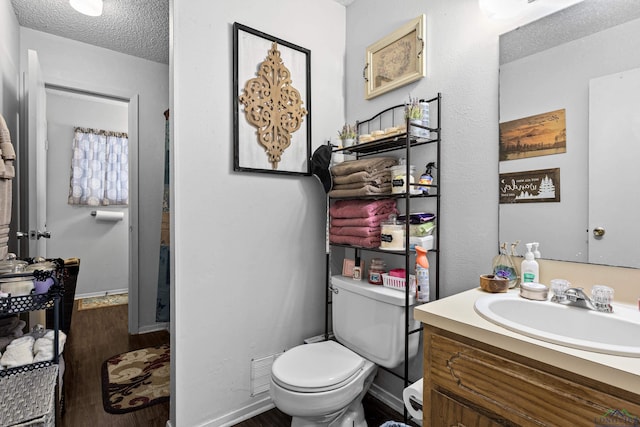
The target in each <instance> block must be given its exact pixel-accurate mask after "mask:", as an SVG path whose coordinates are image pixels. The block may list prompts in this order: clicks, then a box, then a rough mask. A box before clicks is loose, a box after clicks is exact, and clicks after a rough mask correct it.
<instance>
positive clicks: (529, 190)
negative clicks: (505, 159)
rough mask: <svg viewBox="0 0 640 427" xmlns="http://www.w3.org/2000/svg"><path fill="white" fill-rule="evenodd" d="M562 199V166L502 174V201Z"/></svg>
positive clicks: (542, 201)
mask: <svg viewBox="0 0 640 427" xmlns="http://www.w3.org/2000/svg"><path fill="white" fill-rule="evenodd" d="M559 201H560V168H554V169H540V170H532V171H523V172H511V173H501V174H500V203H501V204H504V203H548V202H559Z"/></svg>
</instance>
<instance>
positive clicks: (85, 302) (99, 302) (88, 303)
mask: <svg viewBox="0 0 640 427" xmlns="http://www.w3.org/2000/svg"><path fill="white" fill-rule="evenodd" d="M128 303H129V294H113V295H104V296H100V297H90V298H82V299H79V300H78V310H90V309H92V308H102V307H110V306H112V305H123V304H128Z"/></svg>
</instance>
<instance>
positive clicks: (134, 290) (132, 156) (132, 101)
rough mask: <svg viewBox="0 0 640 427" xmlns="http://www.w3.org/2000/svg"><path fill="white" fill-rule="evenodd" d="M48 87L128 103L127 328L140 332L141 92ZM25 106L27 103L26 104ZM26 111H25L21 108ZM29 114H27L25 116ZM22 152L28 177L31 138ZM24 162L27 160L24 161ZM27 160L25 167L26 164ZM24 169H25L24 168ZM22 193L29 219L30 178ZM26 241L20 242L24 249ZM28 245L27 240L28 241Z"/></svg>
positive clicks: (80, 85) (58, 83)
mask: <svg viewBox="0 0 640 427" xmlns="http://www.w3.org/2000/svg"><path fill="white" fill-rule="evenodd" d="M45 88H51V89H56V90H63V91H67V92H75V93H80V94H84V95H90V96H97V97H103V98H108V99H115V100H118V101H123V102H127V103H128V125H127V127H128V130H127V134H128V136H129V242H128V246H129V283H128V289H129V304H128V329H129V333H130V334H137V333H138V332H139V322H138V318H139V312H138V300H139V282H140V281H139V269H138V265H139V241H140V236H139V234H140V228H139V146H140V144H139V136H140V135H139V117H140V114H139V105H140V102H139V101H140V99H139V98H140V95H139V94H138V93H134V94H131V93H127V92H124V91H121V90H117V89H113V88H106V87H101V86H100V85H98V84H92V83H86V82H69V81H64V80H59V79H55V78H46V77H45ZM25 108H26V106H25ZM21 111H22V112H23V114H24V113H25V111H24V110H21ZM24 117H26V116H24ZM19 144H20V152H21V153H22V154H23V155H22V156H21V157H22V158H23V161H21V159H20V158H18V163H19V165H20V166H19V168H20V169H21V176H22V177H28V168H29V165H28V161H27V159H25V158H24V157H27V156H26V155H24V153H28V151H29V148H28V146H27V144H28V141H27V140H25V139H24V138H20V139H19ZM23 162H24V163H23ZM25 163H26V166H25ZM23 168H24V169H23ZM19 188H20V195H19V197H18V201H17V203H18V204H19V206H18V211H19V212H18V218H28V215H29V199H28V197H25V196H26V195H27V192H28V180H27V179H24V180H22V182H20V187H19ZM20 222H21V223H20V224H19V228H18V230H22V229H23V228H25V227H27V226H28V223H27V224H24V223H22V220H20ZM23 242H25V240H24V239H23V240H21V241H19V242H18V244H19V245H21V248H23V247H24V246H23V245H24V243H23ZM26 245H27V248H28V242H27V243H26Z"/></svg>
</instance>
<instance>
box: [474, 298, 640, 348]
mask: <svg viewBox="0 0 640 427" xmlns="http://www.w3.org/2000/svg"><path fill="white" fill-rule="evenodd" d="M613 307H614V312H613V313H600V312H597V311H593V310H587V309H584V308H579V307H571V306H566V305H561V304H558V303H555V302H551V301H533V300H528V299H524V298H522V297H520V296H519V295H518V294H517V293H513V292H509V293H505V294H492V295H487V296H483V297H480V298H478V299H477V300H476V303H475V310H476V312H477V313H478V314H479V315H480V316H482V317H484V318H485V319H487V320H488V321H490V322H492V323H495V324H497V325H499V326H502V327H504V328H507V329H509V330H511V331H514V332H517V333H520V334H523V335H527V336H529V337H532V338H537V339H539V340H542V341H547V342H551V343H554V344H559V345H562V346H566V347H573V348H578V349H581V350H588V351H594V352H598V353H605V354H611V355H618V356H630V357H640V312H639V311H638V310H632V309H631V308H630V307H628V306H621V305H620V304H614V305H613Z"/></svg>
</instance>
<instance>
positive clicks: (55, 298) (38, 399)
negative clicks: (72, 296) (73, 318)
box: [0, 274, 63, 425]
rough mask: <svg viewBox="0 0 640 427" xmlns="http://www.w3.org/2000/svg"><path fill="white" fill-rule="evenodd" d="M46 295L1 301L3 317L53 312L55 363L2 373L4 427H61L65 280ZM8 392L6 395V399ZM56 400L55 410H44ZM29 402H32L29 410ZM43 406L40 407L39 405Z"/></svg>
mask: <svg viewBox="0 0 640 427" xmlns="http://www.w3.org/2000/svg"><path fill="white" fill-rule="evenodd" d="M20 275H23V276H25V275H26V276H31V274H28V275H27V274H13V275H11V274H7V275H2V277H5V278H6V277H16V276H20ZM56 281H57V284H56V285H55V286H52V288H51V289H50V291H49V292H47V293H44V294H29V295H21V296H11V295H9V297H0V316H6V315H11V314H22V313H28V312H32V311H39V310H47V311H49V310H51V311H53V331H54V341H53V359H52V360H47V361H41V362H35V363H31V364H28V365H22V366H17V367H14V368H9V369H4V370H0V389H2V390H3V393H2V394H3V397H2V401H3V409H2V410H0V424H1V425H14V424H21V423H25V422H28V423H37V425H57V421H58V408H59V404H58V397H59V393H58V387H57V385H58V376H59V369H58V368H59V365H58V364H59V358H60V356H59V353H60V352H59V346H60V344H59V340H60V338H59V333H60V307H61V302H62V292H63V287H62V283H61V278H60V277H59V276H58V277H56ZM5 392H6V395H4V394H5ZM47 398H52V399H53V408H48V407H43V406H42V405H41V403H42V402H48V400H47ZM25 402H31V404H30V405H28V406H27V407H25V406H24V403H25ZM39 404H40V405H39Z"/></svg>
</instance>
